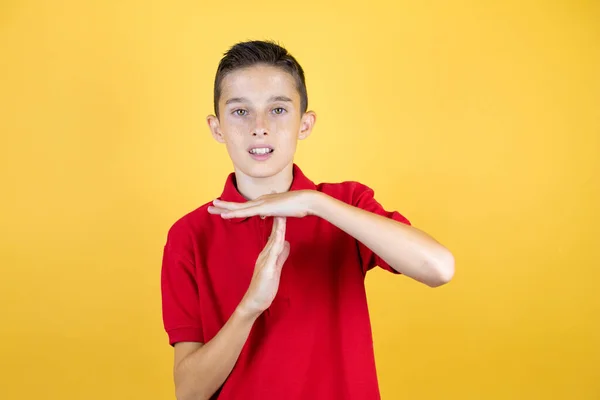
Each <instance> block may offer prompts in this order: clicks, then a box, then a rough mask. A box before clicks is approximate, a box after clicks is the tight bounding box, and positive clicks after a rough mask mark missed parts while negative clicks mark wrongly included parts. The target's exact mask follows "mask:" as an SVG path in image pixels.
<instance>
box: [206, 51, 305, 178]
mask: <svg viewBox="0 0 600 400" xmlns="http://www.w3.org/2000/svg"><path fill="white" fill-rule="evenodd" d="M307 104H308V96H307V91H306V83H305V79H304V71H303V70H302V67H301V66H300V64H299V63H298V62H297V61H296V59H295V58H294V57H293V56H292V55H291V54H289V53H288V51H287V50H286V49H284V48H283V47H281V46H279V45H277V44H275V43H272V42H263V41H251V42H242V43H238V44H236V45H235V46H233V47H232V48H231V49H229V51H228V52H227V53H225V55H224V57H223V58H222V60H221V62H220V63H219V67H218V69H217V74H216V77H215V88H214V108H215V115H210V116H208V118H207V120H208V124H209V126H210V129H211V131H212V134H213V136H214V138H215V139H216V140H217V141H218V142H220V143H225V144H226V146H227V151H228V152H229V155H230V157H231V159H232V161H233V164H234V166H235V167H236V170H238V172H242V173H244V174H245V175H248V176H250V177H255V178H261V177H268V176H274V175H276V174H277V173H279V172H280V171H281V170H283V169H284V168H285V167H286V166H288V165H289V164H290V163H291V162H292V161H293V157H294V153H295V151H296V142H297V140H298V139H304V138H306V137H307V136H308V135H309V134H310V132H311V130H312V127H313V125H314V123H315V119H316V115H315V113H314V112H310V111H307Z"/></svg>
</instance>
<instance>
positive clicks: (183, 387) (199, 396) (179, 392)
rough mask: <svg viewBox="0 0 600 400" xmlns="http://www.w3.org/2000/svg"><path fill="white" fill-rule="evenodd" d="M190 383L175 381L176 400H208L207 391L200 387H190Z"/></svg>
mask: <svg viewBox="0 0 600 400" xmlns="http://www.w3.org/2000/svg"><path fill="white" fill-rule="evenodd" d="M189 383H190V382H189V380H188V382H181V381H179V382H178V381H177V380H176V381H175V398H176V399H177V400H208V399H209V398H210V396H209V395H207V393H206V390H204V388H203V387H201V386H198V385H190V384H189Z"/></svg>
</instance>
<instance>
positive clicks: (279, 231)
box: [240, 217, 290, 315]
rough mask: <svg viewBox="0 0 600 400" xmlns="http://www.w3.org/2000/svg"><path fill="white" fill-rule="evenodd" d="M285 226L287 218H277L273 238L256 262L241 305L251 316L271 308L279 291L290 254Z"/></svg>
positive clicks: (272, 232)
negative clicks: (284, 265)
mask: <svg viewBox="0 0 600 400" xmlns="http://www.w3.org/2000/svg"><path fill="white" fill-rule="evenodd" d="M285 225H286V220H285V218H281V217H276V218H275V221H274V222H273V229H272V231H271V236H270V237H269V240H268V242H267V244H266V246H265V248H264V249H263V251H262V252H261V253H260V255H259V256H258V259H257V260H256V265H255V267H254V274H253V275H252V280H251V281H250V287H249V288H248V291H247V292H246V294H245V295H244V298H243V299H242V302H241V303H240V307H241V309H242V310H243V311H244V312H247V313H249V314H250V315H259V314H261V313H262V312H263V311H264V310H266V309H267V308H269V306H270V305H271V303H272V302H273V299H274V298H275V295H276V294H277V290H278V289H279V279H280V277H281V269H282V268H283V264H284V263H285V261H286V260H287V258H288V256H289V254H290V244H289V242H286V241H285Z"/></svg>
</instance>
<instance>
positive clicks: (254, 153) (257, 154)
mask: <svg viewBox="0 0 600 400" xmlns="http://www.w3.org/2000/svg"><path fill="white" fill-rule="evenodd" d="M274 151H275V149H273V148H272V147H271V146H267V145H262V146H256V147H252V148H250V150H248V153H250V157H252V158H253V159H254V160H256V161H265V160H268V159H269V158H270V157H271V155H272V154H273V152H274Z"/></svg>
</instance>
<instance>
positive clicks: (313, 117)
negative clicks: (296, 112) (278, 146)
mask: <svg viewBox="0 0 600 400" xmlns="http://www.w3.org/2000/svg"><path fill="white" fill-rule="evenodd" d="M316 122H317V114H316V113H315V112H314V111H307V112H305V113H304V115H303V116H302V119H301V120H300V132H298V139H300V140H303V139H306V138H307V137H309V136H310V134H311V132H312V129H313V127H314V126H315V123H316Z"/></svg>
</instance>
